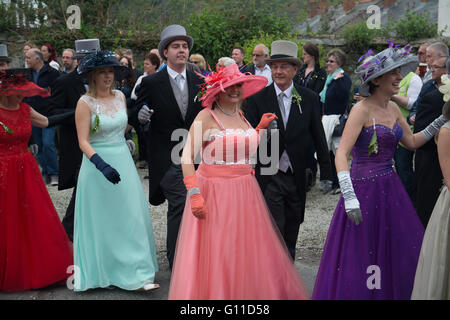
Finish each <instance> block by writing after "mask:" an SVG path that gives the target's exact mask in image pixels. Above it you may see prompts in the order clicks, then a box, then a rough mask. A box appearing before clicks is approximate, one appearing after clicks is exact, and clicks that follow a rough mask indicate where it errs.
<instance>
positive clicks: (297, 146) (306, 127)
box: [244, 83, 332, 221]
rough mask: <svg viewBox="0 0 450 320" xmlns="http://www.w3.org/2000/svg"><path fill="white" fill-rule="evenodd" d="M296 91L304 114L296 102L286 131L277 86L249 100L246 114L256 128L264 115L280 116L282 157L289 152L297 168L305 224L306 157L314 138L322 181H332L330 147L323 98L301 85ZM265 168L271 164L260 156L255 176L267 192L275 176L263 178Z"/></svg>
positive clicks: (278, 121) (295, 172)
mask: <svg viewBox="0 0 450 320" xmlns="http://www.w3.org/2000/svg"><path fill="white" fill-rule="evenodd" d="M295 88H296V89H297V91H298V93H299V94H300V96H301V98H302V102H301V108H302V113H300V110H299V107H298V106H297V105H296V104H294V103H293V104H292V106H291V111H290V113H289V119H288V122H287V128H284V124H283V120H282V119H283V118H282V115H281V111H280V108H279V106H278V100H277V97H276V92H275V87H274V84H273V83H272V84H271V85H270V86H268V87H266V88H264V89H263V90H262V91H260V92H259V93H257V94H256V95H254V96H252V97H250V98H248V99H247V100H246V103H245V106H244V112H245V116H246V117H247V119H248V120H249V122H250V123H251V124H252V126H253V127H256V126H257V125H258V123H259V121H260V119H261V117H262V115H263V114H264V113H275V114H276V115H277V117H278V120H277V125H278V129H279V150H278V152H279V154H278V156H279V157H281V155H282V154H283V152H284V151H285V150H286V151H287V154H288V156H289V160H290V162H291V165H292V167H293V169H294V176H295V182H296V186H297V190H298V193H299V196H300V198H301V199H302V201H303V212H301V217H302V218H301V221H303V216H304V204H305V199H306V189H305V184H306V183H305V182H306V181H305V169H306V155H307V148H308V146H309V142H310V137H312V139H313V141H314V145H315V146H316V150H317V156H318V160H319V164H320V179H321V180H332V179H331V176H332V174H331V162H330V156H329V152H328V146H327V142H326V138H325V133H324V130H323V126H322V121H321V119H320V107H319V106H320V102H319V96H318V95H317V94H316V93H314V92H313V91H311V90H309V89H306V88H303V87H300V86H298V85H295ZM271 143H274V141H270V142H269V146H268V148H267V150H269V151H270V150H271V146H270V144H271ZM262 167H269V165H262V164H261V162H260V159H259V157H258V164H257V166H256V169H255V173H256V177H257V179H258V182H259V184H260V186H261V189H262V191H263V192H264V191H265V188H266V186H267V184H268V183H269V182H270V180H271V176H268V175H261V168H262Z"/></svg>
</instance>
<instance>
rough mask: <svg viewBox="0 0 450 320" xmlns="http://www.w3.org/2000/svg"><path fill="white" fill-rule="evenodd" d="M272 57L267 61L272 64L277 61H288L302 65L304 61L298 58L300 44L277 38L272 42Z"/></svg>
mask: <svg viewBox="0 0 450 320" xmlns="http://www.w3.org/2000/svg"><path fill="white" fill-rule="evenodd" d="M271 53H272V55H271V56H270V59H267V60H266V62H267V63H268V64H270V63H271V62H275V61H287V62H290V63H293V64H295V65H297V66H298V67H301V65H302V61H301V60H300V59H299V58H298V46H297V44H296V43H295V42H292V41H287V40H277V41H274V42H272V46H271Z"/></svg>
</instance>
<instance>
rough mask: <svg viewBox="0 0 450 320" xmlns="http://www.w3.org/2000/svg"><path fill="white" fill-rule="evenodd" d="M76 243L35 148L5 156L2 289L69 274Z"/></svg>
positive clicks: (0, 207)
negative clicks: (46, 182)
mask: <svg viewBox="0 0 450 320" xmlns="http://www.w3.org/2000/svg"><path fill="white" fill-rule="evenodd" d="M71 265H73V258H72V245H71V243H70V241H69V239H68V237H67V235H66V232H65V231H64V228H63V226H62V224H61V221H60V220H59V217H58V214H57V213H56V210H55V207H54V206H53V203H52V200H51V199H50V196H49V194H48V192H47V189H46V187H45V185H44V181H43V179H42V175H41V173H40V172H39V168H38V166H37V163H36V161H35V159H34V158H33V156H32V155H31V153H30V152H28V151H24V152H22V153H17V154H13V155H6V156H0V290H5V291H25V290H31V289H39V288H43V287H46V286H48V285H51V284H54V283H57V282H61V281H63V280H65V279H66V278H68V277H69V276H70V275H71V274H72V271H71V270H70V268H69V267H70V266H71Z"/></svg>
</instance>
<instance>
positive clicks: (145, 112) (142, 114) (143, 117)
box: [138, 104, 153, 124]
mask: <svg viewBox="0 0 450 320" xmlns="http://www.w3.org/2000/svg"><path fill="white" fill-rule="evenodd" d="M152 114H153V109H151V110H150V108H149V107H148V106H147V105H145V104H144V105H143V106H142V108H141V110H139V113H138V120H139V122H140V123H141V124H146V123H147V122H149V121H150V118H151V117H152Z"/></svg>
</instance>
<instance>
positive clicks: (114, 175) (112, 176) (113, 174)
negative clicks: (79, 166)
mask: <svg viewBox="0 0 450 320" xmlns="http://www.w3.org/2000/svg"><path fill="white" fill-rule="evenodd" d="M89 160H91V162H92V163H93V164H94V165H95V167H96V168H97V169H98V170H99V171H100V172H101V173H103V175H104V176H105V177H106V179H108V181H110V182H111V183H113V184H117V183H119V182H120V174H119V172H117V170H116V169H114V168H113V167H111V166H110V165H109V164H107V163H106V162H105V161H103V159H102V158H101V157H100V156H99V155H98V154H96V153H94V154H93V155H92V157H91V158H90V159H89Z"/></svg>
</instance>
